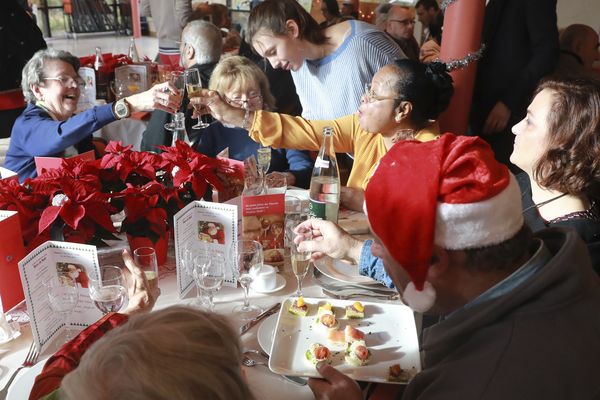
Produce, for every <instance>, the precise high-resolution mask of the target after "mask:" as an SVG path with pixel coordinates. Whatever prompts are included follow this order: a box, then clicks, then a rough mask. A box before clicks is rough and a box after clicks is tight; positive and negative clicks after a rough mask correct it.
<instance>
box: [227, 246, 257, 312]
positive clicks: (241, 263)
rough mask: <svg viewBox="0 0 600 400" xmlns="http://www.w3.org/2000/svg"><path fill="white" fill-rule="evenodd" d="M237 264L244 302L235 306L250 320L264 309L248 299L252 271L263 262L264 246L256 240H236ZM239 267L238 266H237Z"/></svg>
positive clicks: (235, 272) (234, 270) (236, 274)
mask: <svg viewBox="0 0 600 400" xmlns="http://www.w3.org/2000/svg"><path fill="white" fill-rule="evenodd" d="M236 254H237V261H238V262H237V265H234V267H233V272H234V274H235V276H236V278H237V280H238V281H239V282H240V286H242V289H244V304H243V305H242V306H237V307H235V308H234V312H237V313H239V314H240V315H241V317H242V319H245V320H248V319H252V318H254V317H256V316H257V315H258V314H259V313H260V312H261V311H262V310H261V308H260V307H258V306H256V305H253V304H252V305H251V304H250V301H249V299H248V289H249V288H250V284H251V283H252V275H251V274H250V271H251V270H252V269H254V268H260V267H261V266H262V263H263V248H262V245H261V244H260V243H258V242H257V241H256V240H238V241H237V242H236ZM236 267H237V268H236Z"/></svg>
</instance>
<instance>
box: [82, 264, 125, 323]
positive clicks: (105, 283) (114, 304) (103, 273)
mask: <svg viewBox="0 0 600 400" xmlns="http://www.w3.org/2000/svg"><path fill="white" fill-rule="evenodd" d="M126 288H127V285H126V284H125V277H124V275H123V271H122V270H121V268H119V267H117V266H115V265H109V266H104V267H100V275H99V276H98V279H92V278H90V297H91V299H92V301H93V302H94V305H95V306H96V308H98V310H100V311H102V312H103V313H104V314H106V313H109V312H117V311H119V310H121V309H123V308H125V306H126V304H127V300H128V299H127V289H126Z"/></svg>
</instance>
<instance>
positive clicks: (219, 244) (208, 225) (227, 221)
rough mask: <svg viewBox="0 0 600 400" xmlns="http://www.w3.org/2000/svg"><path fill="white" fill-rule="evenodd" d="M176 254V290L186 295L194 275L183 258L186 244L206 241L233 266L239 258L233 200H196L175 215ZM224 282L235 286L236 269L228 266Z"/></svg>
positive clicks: (236, 214)
mask: <svg viewBox="0 0 600 400" xmlns="http://www.w3.org/2000/svg"><path fill="white" fill-rule="evenodd" d="M174 220H175V224H174V226H175V257H176V266H177V293H178V294H179V298H183V297H184V296H185V295H186V294H187V293H188V292H189V291H190V289H192V288H193V287H194V278H193V276H192V275H191V273H189V272H190V271H188V270H187V269H186V268H185V267H184V265H183V263H182V262H181V260H182V256H183V249H184V248H192V249H193V247H194V245H200V244H201V243H200V242H204V243H203V244H205V245H206V246H208V247H209V248H210V250H211V251H213V252H215V253H221V254H222V255H223V257H224V258H225V262H226V265H228V266H232V265H233V264H234V263H235V261H236V258H235V257H234V256H233V254H234V253H235V251H234V249H235V247H234V244H235V241H236V240H237V236H238V229H237V220H238V209H237V206H235V205H231V204H220V203H210V202H205V201H194V202H192V203H190V204H188V205H187V206H186V207H184V208H182V209H181V210H180V211H179V212H178V213H177V214H175V216H174ZM223 284H224V285H226V286H232V287H235V286H236V285H237V281H236V279H235V277H234V276H233V270H232V269H231V268H227V269H226V270H225V280H224V281H223Z"/></svg>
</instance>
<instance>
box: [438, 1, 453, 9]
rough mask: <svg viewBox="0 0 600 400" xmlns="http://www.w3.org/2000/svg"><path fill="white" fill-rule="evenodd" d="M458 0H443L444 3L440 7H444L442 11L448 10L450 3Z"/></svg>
mask: <svg viewBox="0 0 600 400" xmlns="http://www.w3.org/2000/svg"><path fill="white" fill-rule="evenodd" d="M455 1H457V0H444V1H442V4H440V8H441V9H442V11H445V10H446V7H448V6H449V5H450V4H452V3H454V2H455Z"/></svg>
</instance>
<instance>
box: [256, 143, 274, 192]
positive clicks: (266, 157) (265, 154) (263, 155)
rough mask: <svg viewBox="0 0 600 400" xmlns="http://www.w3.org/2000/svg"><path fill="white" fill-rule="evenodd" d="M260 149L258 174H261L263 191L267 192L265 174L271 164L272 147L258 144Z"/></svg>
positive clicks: (258, 152)
mask: <svg viewBox="0 0 600 400" xmlns="http://www.w3.org/2000/svg"><path fill="white" fill-rule="evenodd" d="M258 146H259V147H258V150H256V155H257V164H258V165H257V167H258V174H259V176H260V184H261V193H266V192H267V184H266V182H265V176H266V175H267V171H268V170H269V166H270V165H271V148H270V147H263V145H262V144H259V145H258Z"/></svg>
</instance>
